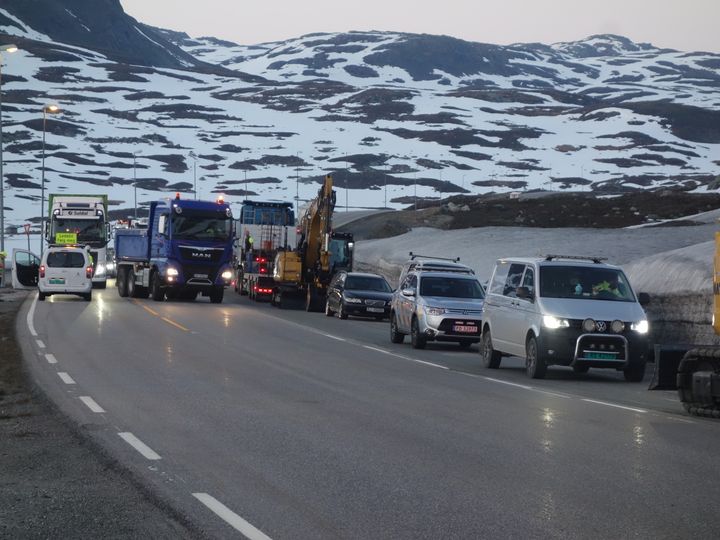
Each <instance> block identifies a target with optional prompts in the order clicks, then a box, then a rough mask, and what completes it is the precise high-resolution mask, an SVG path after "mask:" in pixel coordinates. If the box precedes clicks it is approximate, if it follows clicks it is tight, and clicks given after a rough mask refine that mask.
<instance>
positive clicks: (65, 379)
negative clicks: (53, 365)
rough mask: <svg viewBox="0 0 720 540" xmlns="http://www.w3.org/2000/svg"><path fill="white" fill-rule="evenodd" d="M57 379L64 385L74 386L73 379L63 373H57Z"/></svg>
mask: <svg viewBox="0 0 720 540" xmlns="http://www.w3.org/2000/svg"><path fill="white" fill-rule="evenodd" d="M58 377H60V378H61V379H62V382H64V383H65V384H75V381H74V380H73V378H72V377H71V376H70V375H68V374H67V373H65V372H64V371H58Z"/></svg>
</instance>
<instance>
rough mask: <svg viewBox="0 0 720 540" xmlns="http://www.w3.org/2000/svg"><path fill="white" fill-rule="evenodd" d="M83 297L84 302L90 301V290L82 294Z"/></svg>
mask: <svg viewBox="0 0 720 540" xmlns="http://www.w3.org/2000/svg"><path fill="white" fill-rule="evenodd" d="M83 298H84V299H85V301H86V302H91V301H92V291H90V292H89V293H87V294H83Z"/></svg>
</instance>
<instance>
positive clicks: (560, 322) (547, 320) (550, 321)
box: [543, 315, 570, 330]
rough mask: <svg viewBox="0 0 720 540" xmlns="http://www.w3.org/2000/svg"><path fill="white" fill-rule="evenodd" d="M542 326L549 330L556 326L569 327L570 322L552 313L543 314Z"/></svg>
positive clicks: (556, 327) (554, 328)
mask: <svg viewBox="0 0 720 540" xmlns="http://www.w3.org/2000/svg"><path fill="white" fill-rule="evenodd" d="M543 326H544V327H545V328H548V329H550V330H556V329H558V328H569V327H570V322H569V321H568V320H567V319H559V318H558V317H553V316H552V315H545V316H544V317H543Z"/></svg>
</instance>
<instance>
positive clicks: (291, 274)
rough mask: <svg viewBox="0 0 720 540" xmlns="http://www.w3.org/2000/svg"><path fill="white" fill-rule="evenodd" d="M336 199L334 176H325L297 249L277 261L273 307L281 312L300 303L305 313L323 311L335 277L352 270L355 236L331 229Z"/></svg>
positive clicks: (303, 219) (280, 255)
mask: <svg viewBox="0 0 720 540" xmlns="http://www.w3.org/2000/svg"><path fill="white" fill-rule="evenodd" d="M335 199H336V197H335V191H334V190H333V180H332V176H331V175H326V176H325V179H324V181H323V184H322V186H321V187H320V189H319V191H318V194H317V197H315V198H314V199H313V200H312V201H310V204H309V205H308V207H307V209H306V210H305V211H304V212H303V214H302V216H301V218H300V222H299V224H298V233H299V238H298V242H297V249H295V250H294V251H281V252H279V253H278V254H277V256H276V257H275V270H274V273H273V279H274V281H275V286H274V288H273V296H272V303H273V305H275V306H278V307H281V308H282V307H285V306H286V305H287V304H288V303H289V302H288V301H293V300H297V299H300V300H303V301H304V306H305V310H306V311H322V310H323V308H324V307H325V295H326V292H327V287H328V285H329V284H330V280H331V279H332V277H333V275H335V273H336V272H338V271H340V270H348V271H351V270H352V262H353V257H352V255H353V247H354V242H353V236H352V235H351V234H347V233H336V232H334V231H333V228H332V216H333V211H334V210H335Z"/></svg>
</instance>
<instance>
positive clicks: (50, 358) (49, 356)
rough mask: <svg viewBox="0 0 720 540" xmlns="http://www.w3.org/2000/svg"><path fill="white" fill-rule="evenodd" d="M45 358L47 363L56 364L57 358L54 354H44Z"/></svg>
mask: <svg viewBox="0 0 720 540" xmlns="http://www.w3.org/2000/svg"><path fill="white" fill-rule="evenodd" d="M45 360H47V361H48V364H57V358H55V355H54V354H50V353H48V354H46V355H45Z"/></svg>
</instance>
